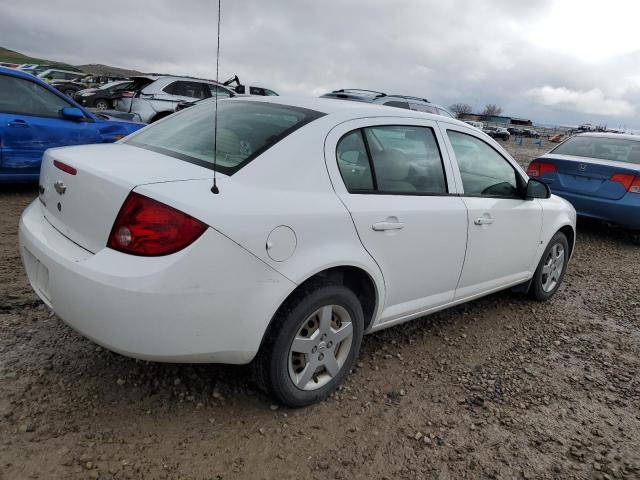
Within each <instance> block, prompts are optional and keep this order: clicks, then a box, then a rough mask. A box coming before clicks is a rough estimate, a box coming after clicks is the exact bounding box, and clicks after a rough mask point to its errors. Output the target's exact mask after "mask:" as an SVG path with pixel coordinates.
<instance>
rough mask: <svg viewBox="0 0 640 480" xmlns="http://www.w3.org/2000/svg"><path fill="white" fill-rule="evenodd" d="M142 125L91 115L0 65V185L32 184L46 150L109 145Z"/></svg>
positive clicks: (32, 79)
mask: <svg viewBox="0 0 640 480" xmlns="http://www.w3.org/2000/svg"><path fill="white" fill-rule="evenodd" d="M142 127H144V124H143V123H139V122H133V121H126V120H122V119H116V118H113V117H109V116H108V115H102V114H93V113H91V112H89V111H87V110H85V109H83V108H82V107H81V106H80V105H78V104H77V103H76V102H74V101H73V100H72V99H70V98H68V97H66V96H64V95H63V94H62V93H60V92H58V91H57V90H56V89H54V88H53V87H51V86H49V85H47V84H46V83H45V82H43V81H42V80H40V79H39V78H36V77H34V76H32V75H29V74H28V73H23V72H21V71H19V70H12V69H9V68H4V67H0V183H10V182H32V181H33V182H35V181H37V180H38V176H39V175H40V162H41V161H42V154H43V153H44V151H45V150H46V149H47V148H52V147H62V146H67V145H82V144H87V143H110V142H115V141H116V140H119V139H120V138H122V137H124V136H126V135H128V134H130V133H132V132H135V131H136V130H138V129H140V128H142Z"/></svg>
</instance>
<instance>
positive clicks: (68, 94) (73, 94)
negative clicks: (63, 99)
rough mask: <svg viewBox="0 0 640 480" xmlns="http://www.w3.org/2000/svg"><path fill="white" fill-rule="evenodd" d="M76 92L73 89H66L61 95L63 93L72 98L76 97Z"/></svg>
mask: <svg viewBox="0 0 640 480" xmlns="http://www.w3.org/2000/svg"><path fill="white" fill-rule="evenodd" d="M76 91H77V90H74V89H73V88H68V89H66V90H65V91H64V92H62V93H64V94H65V95H66V96H67V97H69V98H74V97H75V96H76Z"/></svg>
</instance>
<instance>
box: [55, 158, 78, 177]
mask: <svg viewBox="0 0 640 480" xmlns="http://www.w3.org/2000/svg"><path fill="white" fill-rule="evenodd" d="M53 164H54V165H55V166H56V167H57V168H59V169H60V170H62V171H63V172H65V173H68V174H69V175H75V174H76V173H78V170H76V169H75V168H73V167H72V166H71V165H67V164H66V163H62V162H61V161H60V160H54V161H53Z"/></svg>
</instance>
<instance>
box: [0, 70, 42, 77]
mask: <svg viewBox="0 0 640 480" xmlns="http://www.w3.org/2000/svg"><path fill="white" fill-rule="evenodd" d="M0 74H2V75H9V76H11V77H18V78H26V79H27V80H33V79H34V78H37V77H34V76H33V75H31V74H30V73H26V72H23V71H22V70H17V69H13V68H7V67H0Z"/></svg>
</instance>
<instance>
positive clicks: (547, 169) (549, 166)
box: [527, 160, 556, 177]
mask: <svg viewBox="0 0 640 480" xmlns="http://www.w3.org/2000/svg"><path fill="white" fill-rule="evenodd" d="M555 171H556V166H555V165H554V164H553V163H549V162H541V161H540V160H534V161H533V162H531V163H530V164H529V167H528V168H527V175H529V176H530V177H541V176H543V175H544V174H545V173H553V172H555Z"/></svg>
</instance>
